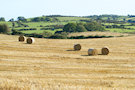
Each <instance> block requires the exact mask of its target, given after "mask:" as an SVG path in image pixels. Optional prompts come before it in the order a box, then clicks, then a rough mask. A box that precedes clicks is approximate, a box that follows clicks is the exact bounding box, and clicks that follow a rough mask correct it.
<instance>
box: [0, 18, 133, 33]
mask: <svg viewBox="0 0 135 90" xmlns="http://www.w3.org/2000/svg"><path fill="white" fill-rule="evenodd" d="M55 18H57V19H58V20H59V22H27V23H23V24H25V25H28V26H29V27H24V26H20V27H18V24H17V22H15V27H14V29H15V30H20V29H30V28H36V30H25V31H24V30H22V31H21V32H23V33H26V34H32V33H43V32H44V31H48V32H51V33H53V34H54V33H55V32H56V31H62V28H61V29H55V30H51V29H50V30H49V29H48V30H41V29H42V28H47V26H49V25H65V24H67V23H69V22H81V21H80V20H91V18H86V17H55ZM123 18H125V19H127V20H130V19H133V20H134V19H135V18H134V17H133V18H127V17H124V16H123V17H120V18H118V19H117V20H119V21H120V20H122V19H123ZM102 19H107V17H104V18H102ZM27 20H28V21H29V20H30V18H29V19H27ZM2 23H5V24H7V25H8V26H9V27H10V28H12V22H0V24H2ZM102 24H104V25H118V26H120V25H125V28H127V29H120V28H105V30H107V31H110V32H119V33H130V32H135V26H134V25H132V26H129V25H131V23H124V24H116V23H102Z"/></svg>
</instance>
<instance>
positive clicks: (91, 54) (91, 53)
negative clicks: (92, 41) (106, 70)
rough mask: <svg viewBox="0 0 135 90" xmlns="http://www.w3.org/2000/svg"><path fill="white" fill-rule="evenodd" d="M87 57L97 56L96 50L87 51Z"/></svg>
mask: <svg viewBox="0 0 135 90" xmlns="http://www.w3.org/2000/svg"><path fill="white" fill-rule="evenodd" d="M88 55H89V56H94V55H98V51H97V49H94V48H90V49H88Z"/></svg>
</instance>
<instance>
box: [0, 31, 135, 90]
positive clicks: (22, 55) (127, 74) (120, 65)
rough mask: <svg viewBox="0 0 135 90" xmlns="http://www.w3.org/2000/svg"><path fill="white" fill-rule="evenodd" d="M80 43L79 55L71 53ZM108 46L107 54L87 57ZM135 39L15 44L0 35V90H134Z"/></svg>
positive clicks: (38, 40)
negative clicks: (90, 50) (91, 52)
mask: <svg viewBox="0 0 135 90" xmlns="http://www.w3.org/2000/svg"><path fill="white" fill-rule="evenodd" d="M76 43H80V44H81V45H82V50H81V51H73V45H74V44H76ZM104 46H108V47H109V48H110V54H109V55H108V56H106V55H97V56H88V54H87V50H88V49H89V48H97V49H98V50H100V49H101V48H102V47H104ZM134 69H135V36H129V37H117V38H103V39H80V40H75V39H73V40H68V39H66V40H65V39H62V40H61V39H59V40H57V39H37V38H35V43H34V44H31V45H30V44H26V43H25V42H23V43H22V42H18V36H11V35H3V34H0V89H6V90H10V89H11V90H12V89H18V90H26V89H27V90H48V89H49V90H56V89H58V90H65V89H66V90H69V89H71V90H74V89H76V90H82V89H85V90H88V89H94V90H99V89H100V90H101V89H103V90H106V89H107V90H108V89H109V90H114V89H116V90H125V89H126V90H127V89H133V90H134V88H135V75H134V74H135V70H134Z"/></svg>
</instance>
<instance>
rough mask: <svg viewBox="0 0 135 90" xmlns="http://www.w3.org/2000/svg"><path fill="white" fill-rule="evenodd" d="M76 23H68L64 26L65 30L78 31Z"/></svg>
mask: <svg viewBox="0 0 135 90" xmlns="http://www.w3.org/2000/svg"><path fill="white" fill-rule="evenodd" d="M76 26H77V24H76V23H68V24H66V25H65V26H64V28H63V31H64V32H77V31H76Z"/></svg>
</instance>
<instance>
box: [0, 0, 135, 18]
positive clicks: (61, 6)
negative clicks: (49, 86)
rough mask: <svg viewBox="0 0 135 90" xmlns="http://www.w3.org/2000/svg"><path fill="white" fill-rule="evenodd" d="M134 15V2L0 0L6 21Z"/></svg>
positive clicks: (0, 13)
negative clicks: (39, 17)
mask: <svg viewBox="0 0 135 90" xmlns="http://www.w3.org/2000/svg"><path fill="white" fill-rule="evenodd" d="M102 14H116V15H128V14H130V15H135V0H1V2H0V17H4V18H5V19H6V20H9V19H11V18H14V19H16V18H17V17H18V16H24V17H25V18H31V17H37V16H42V15H70V16H88V15H102Z"/></svg>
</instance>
